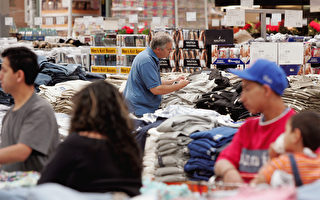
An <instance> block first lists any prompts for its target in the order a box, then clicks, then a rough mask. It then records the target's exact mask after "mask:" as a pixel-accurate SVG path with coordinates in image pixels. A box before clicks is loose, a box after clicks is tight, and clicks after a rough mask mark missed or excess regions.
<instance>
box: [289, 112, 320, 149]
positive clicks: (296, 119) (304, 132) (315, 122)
mask: <svg viewBox="0 0 320 200" xmlns="http://www.w3.org/2000/svg"><path fill="white" fill-rule="evenodd" d="M319 125H320V114H319V113H317V112H314V111H304V112H301V113H298V114H296V115H294V116H292V117H291V119H290V120H288V122H287V124H286V132H285V137H284V146H285V150H286V151H287V152H294V151H297V149H298V148H301V147H308V148H310V149H311V150H313V151H315V150H316V149H317V148H318V147H319V146H320V126H319Z"/></svg>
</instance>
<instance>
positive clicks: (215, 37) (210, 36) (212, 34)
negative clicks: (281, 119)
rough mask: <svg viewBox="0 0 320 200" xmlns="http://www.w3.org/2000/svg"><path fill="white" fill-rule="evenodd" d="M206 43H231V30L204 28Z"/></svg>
mask: <svg viewBox="0 0 320 200" xmlns="http://www.w3.org/2000/svg"><path fill="white" fill-rule="evenodd" d="M205 36H206V45H212V44H233V30H232V29H223V30H206V31H205Z"/></svg>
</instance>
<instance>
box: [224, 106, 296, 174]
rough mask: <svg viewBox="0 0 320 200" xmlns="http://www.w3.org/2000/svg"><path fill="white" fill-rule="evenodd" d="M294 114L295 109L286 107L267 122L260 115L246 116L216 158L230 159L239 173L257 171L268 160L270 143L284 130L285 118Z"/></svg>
mask: <svg viewBox="0 0 320 200" xmlns="http://www.w3.org/2000/svg"><path fill="white" fill-rule="evenodd" d="M294 114H295V111H294V110H293V109H289V108H288V109H286V111H284V112H283V113H282V114H281V115H280V116H278V117H276V118H275V119H273V120H270V121H267V122H262V116H260V117H252V118H248V119H247V120H246V122H245V123H244V124H243V125H242V126H241V127H240V128H239V130H238V132H237V133H236V134H235V136H234V138H233V140H232V141H231V143H230V145H229V146H228V147H226V148H225V149H224V150H223V151H222V152H221V153H220V155H219V157H218V160H221V159H226V160H228V161H230V162H231V163H232V164H233V165H234V166H235V167H236V168H237V169H238V170H239V172H240V173H242V172H244V173H250V174H252V173H253V174H254V173H257V172H258V171H259V169H260V167H261V166H262V165H263V164H265V163H267V161H268V160H269V153H268V149H269V146H270V144H271V143H272V142H274V141H275V140H276V139H277V137H278V136H279V135H280V134H281V133H283V132H284V131H285V125H286V122H287V120H288V119H289V118H290V117H291V116H292V115H294Z"/></svg>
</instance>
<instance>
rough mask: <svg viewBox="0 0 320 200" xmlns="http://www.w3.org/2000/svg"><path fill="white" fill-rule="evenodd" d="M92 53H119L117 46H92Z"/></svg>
mask: <svg viewBox="0 0 320 200" xmlns="http://www.w3.org/2000/svg"><path fill="white" fill-rule="evenodd" d="M90 54H93V55H94V54H117V48H112V47H109V48H106V47H91V48H90Z"/></svg>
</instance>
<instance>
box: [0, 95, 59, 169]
mask: <svg viewBox="0 0 320 200" xmlns="http://www.w3.org/2000/svg"><path fill="white" fill-rule="evenodd" d="M18 143H22V144H25V145H27V146H29V147H30V148H31V149H32V152H31V155H30V156H29V157H28V158H27V160H25V161H24V162H16V163H9V164H3V165H2V169H3V170H5V171H30V170H34V171H41V170H42V168H43V166H44V165H45V164H46V162H47V159H48V157H49V156H50V154H51V153H53V152H54V151H55V149H56V147H57V146H58V143H59V133H58V124H57V121H56V118H55V115H54V111H53V109H52V107H51V105H50V104H49V103H48V102H47V101H46V100H44V99H42V98H41V97H39V96H38V95H37V94H35V93H34V94H33V95H32V96H31V97H30V99H29V100H28V101H27V102H26V103H25V104H24V105H23V106H22V107H21V108H19V109H18V110H16V111H13V108H11V109H10V110H9V111H8V112H7V113H6V115H5V116H4V118H3V121H2V129H1V145H0V146H1V148H4V147H8V146H11V145H15V144H18Z"/></svg>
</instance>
